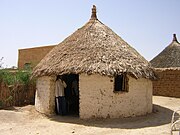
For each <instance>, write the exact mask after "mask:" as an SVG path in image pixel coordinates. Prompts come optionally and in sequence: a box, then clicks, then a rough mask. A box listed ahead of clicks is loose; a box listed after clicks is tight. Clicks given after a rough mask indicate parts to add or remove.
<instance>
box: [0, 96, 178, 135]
mask: <svg viewBox="0 0 180 135" xmlns="http://www.w3.org/2000/svg"><path fill="white" fill-rule="evenodd" d="M153 103H154V111H153V113H151V114H149V115H146V116H141V117H136V118H124V119H105V120H102V119H99V120H80V119H79V118H78V117H75V116H64V117H62V116H43V115H42V114H39V113H38V112H36V111H35V109H34V106H30V105H29V106H25V107H13V108H9V109H6V110H0V135H60V134H61V135H170V122H171V116H172V113H173V110H175V109H178V108H180V98H169V97H160V96H154V97H153ZM176 134H177V133H176Z"/></svg>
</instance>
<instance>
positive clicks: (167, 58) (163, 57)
mask: <svg viewBox="0 0 180 135" xmlns="http://www.w3.org/2000/svg"><path fill="white" fill-rule="evenodd" d="M150 63H151V64H152V66H153V67H155V68H170V67H180V43H179V42H178V40H177V38H176V34H174V35H173V41H172V42H171V44H170V45H168V46H167V47H166V48H165V49H164V50H163V51H162V52H161V53H160V54H159V55H157V56H156V57H155V58H154V59H152V60H151V61H150Z"/></svg>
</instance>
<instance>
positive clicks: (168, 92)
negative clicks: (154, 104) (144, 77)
mask: <svg viewBox="0 0 180 135" xmlns="http://www.w3.org/2000/svg"><path fill="white" fill-rule="evenodd" d="M156 75H157V76H158V79H157V80H155V81H153V94H154V95H158V96H168V97H180V70H178V69H176V70H173V69H170V70H168V69H167V70H157V69H156Z"/></svg>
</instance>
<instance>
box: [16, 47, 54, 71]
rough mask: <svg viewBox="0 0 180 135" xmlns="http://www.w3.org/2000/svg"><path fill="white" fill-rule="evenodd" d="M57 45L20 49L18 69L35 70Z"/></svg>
mask: <svg viewBox="0 0 180 135" xmlns="http://www.w3.org/2000/svg"><path fill="white" fill-rule="evenodd" d="M55 46H56V45H51V46H41V47H34V48H26V49H19V50H18V51H19V52H18V69H27V68H31V69H32V68H34V67H35V66H36V65H37V64H38V63H39V62H40V61H41V59H42V58H44V56H45V55H46V54H47V53H48V52H50V51H51V50H52V48H54V47H55Z"/></svg>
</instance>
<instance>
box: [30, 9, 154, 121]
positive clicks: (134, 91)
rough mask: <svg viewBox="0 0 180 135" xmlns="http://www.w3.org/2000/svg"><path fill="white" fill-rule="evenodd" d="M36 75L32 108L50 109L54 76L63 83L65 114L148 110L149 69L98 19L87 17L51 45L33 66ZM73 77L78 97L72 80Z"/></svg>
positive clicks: (98, 115)
mask: <svg viewBox="0 0 180 135" xmlns="http://www.w3.org/2000/svg"><path fill="white" fill-rule="evenodd" d="M33 76H34V77H37V91H36V99H35V108H36V110H37V111H39V112H41V113H45V114H51V113H54V112H55V82H56V78H57V76H61V77H62V78H64V79H63V80H64V81H65V83H66V84H67V87H66V88H65V90H64V91H65V98H66V102H67V104H66V105H67V110H68V113H67V115H68V114H71V113H72V112H76V113H77V114H78V115H79V117H80V118H82V119H89V118H119V117H131V116H139V115H145V114H147V113H151V112H152V81H151V80H152V79H154V78H155V77H154V72H153V70H152V68H151V66H150V64H149V62H148V61H147V60H145V59H144V58H143V57H142V56H141V55H140V54H139V53H138V52H137V51H136V50H135V49H134V48H132V47H131V46H130V45H128V43H127V42H125V41H124V40H123V39H122V38H121V37H119V36H118V35H117V34H116V33H114V32H113V31H112V30H111V29H110V28H109V27H107V26H106V25H104V24H103V23H102V22H101V21H99V20H98V18H97V16H96V7H95V6H93V8H92V15H91V18H90V20H89V21H88V22H87V23H86V24H85V25H84V26H83V27H81V28H79V29H78V30H77V31H75V32H74V33H73V34H72V35H70V36H69V37H67V38H66V39H65V40H64V41H62V42H61V43H60V44H58V45H57V46H56V47H55V48H53V49H52V50H51V51H50V52H49V53H48V54H47V55H46V56H45V57H44V58H43V59H42V60H41V62H40V63H39V64H38V65H37V66H36V67H35V68H34V70H33ZM74 80H77V88H78V92H77V93H78V94H77V95H78V98H76V99H75V98H74V96H73V92H72V89H71V88H72V83H73V81H74Z"/></svg>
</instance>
